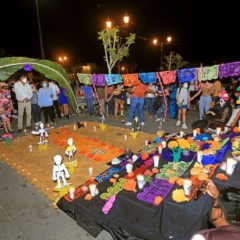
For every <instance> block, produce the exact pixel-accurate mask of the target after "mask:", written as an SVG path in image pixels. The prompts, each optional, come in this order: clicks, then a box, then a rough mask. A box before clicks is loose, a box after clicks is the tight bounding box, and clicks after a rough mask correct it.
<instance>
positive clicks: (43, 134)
mask: <svg viewBox="0 0 240 240" xmlns="http://www.w3.org/2000/svg"><path fill="white" fill-rule="evenodd" d="M32 134H36V135H39V136H40V141H39V143H38V144H42V143H45V142H47V140H44V139H45V137H48V133H47V131H46V129H45V128H44V125H43V123H40V125H39V129H38V131H32Z"/></svg>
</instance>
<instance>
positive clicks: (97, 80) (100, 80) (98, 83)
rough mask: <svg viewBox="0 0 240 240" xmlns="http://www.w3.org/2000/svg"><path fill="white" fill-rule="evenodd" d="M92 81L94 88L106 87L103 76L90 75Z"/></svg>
mask: <svg viewBox="0 0 240 240" xmlns="http://www.w3.org/2000/svg"><path fill="white" fill-rule="evenodd" d="M92 81H93V83H94V85H95V86H98V87H104V86H105V85H106V80H105V75H104V74H94V75H92Z"/></svg>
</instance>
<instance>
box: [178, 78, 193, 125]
mask: <svg viewBox="0 0 240 240" xmlns="http://www.w3.org/2000/svg"><path fill="white" fill-rule="evenodd" d="M176 98H177V105H178V121H177V123H176V126H180V125H181V118H182V123H183V124H182V128H183V129H187V128H188V127H187V125H186V111H187V109H189V107H190V95H189V89H188V83H187V82H186V83H183V84H181V86H180V87H179V88H178V90H177V96H176Z"/></svg>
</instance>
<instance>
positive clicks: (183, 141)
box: [177, 138, 190, 149]
mask: <svg viewBox="0 0 240 240" xmlns="http://www.w3.org/2000/svg"><path fill="white" fill-rule="evenodd" d="M177 142H178V145H179V147H180V148H181V149H189V148H190V144H189V142H188V141H187V140H186V139H184V138H179V139H178V140H177Z"/></svg>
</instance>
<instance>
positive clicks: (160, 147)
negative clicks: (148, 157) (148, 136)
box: [158, 146, 162, 154]
mask: <svg viewBox="0 0 240 240" xmlns="http://www.w3.org/2000/svg"><path fill="white" fill-rule="evenodd" d="M158 153H159V154H162V146H158Z"/></svg>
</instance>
